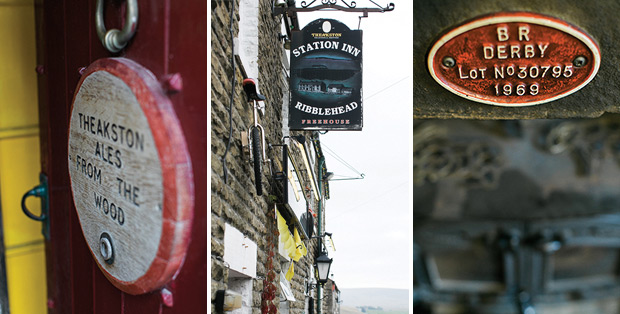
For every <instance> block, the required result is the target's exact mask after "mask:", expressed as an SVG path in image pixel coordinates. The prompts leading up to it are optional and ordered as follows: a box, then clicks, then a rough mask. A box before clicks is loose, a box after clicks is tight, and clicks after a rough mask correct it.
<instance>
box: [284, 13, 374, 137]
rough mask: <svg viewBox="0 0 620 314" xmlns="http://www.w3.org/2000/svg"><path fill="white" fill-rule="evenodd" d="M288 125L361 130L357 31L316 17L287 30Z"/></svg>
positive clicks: (360, 39)
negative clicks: (288, 42)
mask: <svg viewBox="0 0 620 314" xmlns="http://www.w3.org/2000/svg"><path fill="white" fill-rule="evenodd" d="M290 51H291V53H290V60H291V75H290V81H289V87H290V92H291V99H290V103H289V128H290V129H291V130H325V131H327V130H355V131H361V130H362V126H363V116H362V112H363V110H362V55H363V52H362V31H361V30H351V29H349V27H348V26H346V25H345V24H343V23H341V22H340V21H337V20H333V19H317V20H314V21H312V22H310V23H309V24H308V25H306V27H304V28H303V29H302V30H301V31H294V32H292V35H291V50H290Z"/></svg>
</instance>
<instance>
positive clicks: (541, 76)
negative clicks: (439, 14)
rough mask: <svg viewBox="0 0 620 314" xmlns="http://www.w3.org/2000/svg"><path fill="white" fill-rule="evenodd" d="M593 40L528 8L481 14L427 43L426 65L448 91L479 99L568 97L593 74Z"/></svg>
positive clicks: (515, 103)
mask: <svg viewBox="0 0 620 314" xmlns="http://www.w3.org/2000/svg"><path fill="white" fill-rule="evenodd" d="M600 62H601V55H600V51H599V47H598V45H597V43H596V42H595V41H594V40H593V39H592V38H591V37H590V36H589V35H587V34H586V33H585V32H584V31H582V30H580V29H578V28H577V27H575V26H573V25H570V24H568V23H566V22H564V21H562V20H558V19H555V18H551V17H549V16H545V15H541V14H535V13H529V12H503V13H497V14H493V15H487V16H484V17H480V18H477V19H474V20H472V21H469V22H467V23H465V24H463V25H461V26H458V27H456V28H454V29H452V30H450V31H448V32H447V33H446V34H444V35H443V36H441V37H440V38H439V40H437V42H435V44H434V45H433V46H432V48H431V50H430V52H429V56H428V68H429V71H430V74H431V75H432V76H433V78H434V79H435V80H436V81H437V82H438V83H439V84H441V85H442V86H443V87H445V88H446V89H448V90H449V91H451V92H453V93H455V94H457V95H459V96H461V97H464V98H467V99H469V100H472V101H477V102H481V103H485V104H491V105H497V106H508V107H519V106H531V105H538V104H542V103H546V102H550V101H553V100H556V99H559V98H562V97H565V96H568V95H570V94H572V93H574V92H576V91H578V90H579V89H581V88H582V87H584V86H585V85H586V84H588V83H589V82H590V81H591V80H592V79H593V78H594V76H595V75H596V73H597V71H598V69H599V66H600Z"/></svg>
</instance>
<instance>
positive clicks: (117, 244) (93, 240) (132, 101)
mask: <svg viewBox="0 0 620 314" xmlns="http://www.w3.org/2000/svg"><path fill="white" fill-rule="evenodd" d="M69 174H70V177H71V189H72V191H73V199H74V203H75V207H76V210H77V213H78V216H79V220H80V225H81V227H82V231H83V233H84V237H85V238H86V242H87V243H88V246H89V247H90V250H91V251H92V252H101V250H102V248H101V245H102V242H101V240H100V235H101V234H102V233H104V232H106V233H108V234H109V235H110V237H111V238H112V239H114V262H113V263H112V264H108V263H106V262H105V258H104V257H103V255H105V254H107V253H108V252H107V251H106V252H101V253H102V254H93V256H94V257H95V259H96V261H97V263H98V264H99V266H100V267H101V268H102V269H104V270H105V271H106V272H108V273H109V274H110V275H111V276H113V277H114V278H116V279H117V280H120V281H123V282H132V281H135V280H137V279H139V278H141V277H142V276H144V275H145V274H146V273H147V270H149V267H150V266H151V264H152V263H153V261H154V260H155V258H156V256H157V251H158V248H159V244H160V239H161V236H162V225H163V211H162V208H163V206H162V204H163V179H162V169H161V164H160V159H159V155H158V151H157V147H156V145H155V141H154V139H153V134H152V132H151V129H150V127H149V123H148V121H147V117H146V115H145V113H144V112H143V110H142V108H141V106H140V103H139V102H138V100H137V98H136V96H135V95H134V93H133V92H132V90H131V88H130V87H129V86H128V85H127V84H126V83H125V82H124V81H123V80H121V79H120V78H119V77H117V76H114V75H112V74H110V73H109V72H106V71H96V72H93V73H91V74H90V75H88V76H87V77H86V78H85V79H84V81H83V83H82V84H81V86H80V89H79V91H78V93H77V94H76V96H75V99H74V103H73V111H72V114H71V122H70V129H69ZM110 250H111V247H110ZM110 254H111V252H110Z"/></svg>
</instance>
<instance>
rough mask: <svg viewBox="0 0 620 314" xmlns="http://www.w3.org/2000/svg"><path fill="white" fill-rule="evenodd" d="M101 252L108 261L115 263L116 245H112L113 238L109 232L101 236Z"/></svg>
mask: <svg viewBox="0 0 620 314" xmlns="http://www.w3.org/2000/svg"><path fill="white" fill-rule="evenodd" d="M99 252H100V253H101V256H102V257H103V260H104V261H105V262H106V263H108V264H112V263H114V245H112V238H110V235H109V234H108V233H107V232H104V233H102V234H101V237H99Z"/></svg>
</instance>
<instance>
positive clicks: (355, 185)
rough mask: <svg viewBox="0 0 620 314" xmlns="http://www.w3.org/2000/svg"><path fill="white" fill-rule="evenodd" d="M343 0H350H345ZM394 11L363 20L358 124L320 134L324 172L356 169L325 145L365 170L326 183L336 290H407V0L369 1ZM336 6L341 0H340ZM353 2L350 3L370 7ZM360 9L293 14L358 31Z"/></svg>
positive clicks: (409, 82) (409, 113)
mask: <svg viewBox="0 0 620 314" xmlns="http://www.w3.org/2000/svg"><path fill="white" fill-rule="evenodd" d="M347 2H349V1H347ZM375 2H377V3H378V4H380V5H383V6H386V5H387V3H389V2H393V3H394V4H395V10H394V11H391V12H386V13H369V17H368V18H363V19H362V21H361V25H360V29H362V30H363V74H364V76H363V112H364V118H363V119H364V127H363V130H362V131H361V132H358V131H330V132H328V133H327V134H325V135H322V136H321V144H322V145H323V151H324V152H325V153H326V164H327V171H329V172H334V174H335V176H334V179H339V178H342V177H343V176H344V177H355V176H357V174H356V173H355V172H353V171H351V170H350V169H348V168H347V167H346V166H345V165H343V164H342V163H340V162H339V161H338V160H337V159H336V158H334V157H333V156H332V155H330V151H329V150H332V151H333V152H335V154H337V155H338V156H339V157H341V158H343V159H344V160H345V161H346V162H347V163H349V164H350V165H351V166H353V167H354V168H355V169H357V170H358V171H359V172H361V173H364V174H365V178H364V179H363V180H349V181H330V183H329V186H330V193H331V199H330V200H328V201H327V204H326V215H327V217H326V224H327V225H326V231H327V232H331V233H333V240H334V245H335V247H336V251H335V252H333V253H332V252H330V257H333V258H334V263H333V264H332V274H333V275H334V276H333V279H334V280H335V281H336V284H337V285H338V286H339V287H340V288H369V287H379V288H401V289H409V288H411V286H412V279H411V270H412V266H411V256H412V252H411V247H412V231H411V230H412V229H411V228H412V220H413V218H412V217H413V216H412V210H411V202H410V194H411V185H410V182H411V180H410V177H411V168H410V163H411V162H410V160H411V156H412V154H411V143H412V142H411V141H412V139H411V132H412V116H413V115H412V86H413V78H412V38H413V35H412V29H413V24H412V15H413V14H412V10H413V8H412V4H411V1H402V0H401V1H398V0H396V1H385V0H377V1H375ZM338 4H339V5H342V3H341V2H340V1H339V2H338ZM372 6H374V5H373V4H372V3H371V2H369V1H366V0H358V1H357V7H372ZM360 15H361V14H360V13H349V12H327V11H320V12H313V13H304V12H301V13H298V17H299V22H300V23H299V24H300V27H302V28H303V27H304V26H305V25H306V24H308V23H309V22H311V21H313V20H315V19H318V18H332V19H336V20H339V21H341V22H343V23H345V24H346V25H347V26H349V28H351V29H357V28H358V23H359V18H358V17H359V16H360Z"/></svg>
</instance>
